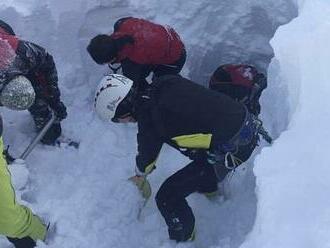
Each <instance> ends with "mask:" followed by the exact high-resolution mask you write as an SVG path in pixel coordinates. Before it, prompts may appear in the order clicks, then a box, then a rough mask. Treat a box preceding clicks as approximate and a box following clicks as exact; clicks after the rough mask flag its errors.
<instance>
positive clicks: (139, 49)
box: [111, 17, 184, 65]
mask: <svg viewBox="0 0 330 248" xmlns="http://www.w3.org/2000/svg"><path fill="white" fill-rule="evenodd" d="M125 35H129V36H131V37H133V39H134V43H133V44H129V45H125V46H124V48H123V49H122V50H121V51H119V54H118V60H117V62H121V61H122V60H124V59H126V58H128V59H130V60H131V61H133V62H135V63H138V64H151V65H157V64H172V63H174V62H175V61H177V60H178V59H179V58H180V56H181V54H182V50H183V49H184V45H183V43H182V41H181V39H180V37H179V35H178V34H177V33H176V32H175V31H174V29H173V28H171V27H168V26H162V25H159V24H155V23H152V22H149V21H147V20H143V19H138V18H133V17H132V18H128V19H126V20H124V21H123V22H122V23H120V26H119V27H118V29H117V30H116V31H115V32H114V33H113V34H112V35H111V37H112V38H114V39H118V38H120V37H122V36H125Z"/></svg>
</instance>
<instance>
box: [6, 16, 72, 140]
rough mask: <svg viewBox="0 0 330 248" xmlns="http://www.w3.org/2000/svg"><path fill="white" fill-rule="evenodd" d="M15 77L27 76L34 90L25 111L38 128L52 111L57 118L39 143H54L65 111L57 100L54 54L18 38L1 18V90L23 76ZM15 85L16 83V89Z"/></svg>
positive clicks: (11, 86)
mask: <svg viewBox="0 0 330 248" xmlns="http://www.w3.org/2000/svg"><path fill="white" fill-rule="evenodd" d="M18 76H24V77H25V78H27V79H28V80H29V81H30V82H31V84H32V86H33V89H34V91H35V100H34V102H33V104H32V105H31V106H30V107H29V108H28V111H29V112H30V113H31V115H32V117H33V120H34V122H35V125H36V129H37V131H40V130H41V129H42V128H43V127H44V126H45V124H46V123H47V122H48V120H49V119H50V118H51V114H52V112H54V113H55V115H56V117H57V121H56V123H54V124H53V125H52V126H51V127H50V129H49V130H48V131H47V132H46V134H45V136H44V137H43V138H42V139H41V142H42V143H43V144H46V145H54V144H56V141H57V139H58V138H59V136H60V135H61V132H62V128H61V124H60V121H61V120H63V119H65V118H66V116H67V112H66V107H65V105H64V103H63V102H62V101H61V99H60V95H61V94H60V90H59V88H58V84H57V81H58V77H57V71H56V66H55V63H54V60H53V57H52V56H51V55H50V54H49V53H48V52H47V51H46V50H45V49H44V48H42V47H40V46H38V45H36V44H34V43H32V42H28V41H24V40H21V39H19V38H18V37H17V36H16V35H15V33H14V31H13V29H12V28H11V27H10V26H9V25H8V24H7V23H5V22H4V21H2V20H0V91H1V90H3V89H6V86H7V88H8V87H9V82H11V85H10V89H14V88H15V85H13V83H14V82H20V81H21V80H22V77H18ZM18 87H19V85H17V88H16V89H17V90H19V88H18ZM21 100H23V99H21ZM0 101H1V99H0ZM9 101H13V98H9ZM2 102H4V100H2ZM4 103H5V102H4ZM9 108H11V106H9ZM14 109H15V108H14ZM15 110H19V109H15Z"/></svg>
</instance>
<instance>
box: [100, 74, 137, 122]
mask: <svg viewBox="0 0 330 248" xmlns="http://www.w3.org/2000/svg"><path fill="white" fill-rule="evenodd" d="M132 86H133V81H132V80H130V79H129V78H127V77H124V76H122V75H119V74H110V75H106V76H105V77H103V78H102V80H101V82H100V84H99V85H98V87H97V89H96V93H95V100H94V107H95V110H96V113H97V114H98V116H99V117H100V118H101V119H102V120H105V121H111V119H112V118H113V117H114V116H115V113H116V109H117V107H118V105H119V104H120V103H121V102H122V101H123V100H124V98H125V97H126V95H127V94H128V92H129V91H130V89H131V88H132Z"/></svg>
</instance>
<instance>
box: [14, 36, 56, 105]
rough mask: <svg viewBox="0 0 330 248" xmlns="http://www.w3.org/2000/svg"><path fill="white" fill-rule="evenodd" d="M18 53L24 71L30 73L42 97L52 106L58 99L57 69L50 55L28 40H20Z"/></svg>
mask: <svg viewBox="0 0 330 248" xmlns="http://www.w3.org/2000/svg"><path fill="white" fill-rule="evenodd" d="M18 54H19V56H20V58H21V59H22V60H23V62H24V63H23V64H24V65H25V70H26V71H25V73H24V74H27V75H32V77H34V78H35V79H36V80H37V83H38V84H40V87H41V88H42V93H43V97H44V98H45V99H46V100H47V101H48V103H49V104H50V105H51V106H52V105H54V104H57V103H58V102H59V101H60V90H59V88H58V84H57V82H58V77H57V70H56V66H55V63H54V59H53V57H52V55H50V54H49V53H48V52H47V51H46V50H45V49H44V48H42V47H40V46H38V45H36V44H34V43H31V42H28V41H21V43H20V45H19V48H18Z"/></svg>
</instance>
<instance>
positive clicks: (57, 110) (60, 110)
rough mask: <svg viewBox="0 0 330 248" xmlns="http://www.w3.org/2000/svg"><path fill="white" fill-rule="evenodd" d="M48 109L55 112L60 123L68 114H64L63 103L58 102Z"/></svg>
mask: <svg viewBox="0 0 330 248" xmlns="http://www.w3.org/2000/svg"><path fill="white" fill-rule="evenodd" d="M50 107H51V108H52V110H53V111H54V112H55V116H56V118H57V120H59V121H61V120H63V119H65V118H66V117H67V115H68V114H67V112H66V107H65V105H64V103H63V102H61V101H59V102H58V103H56V104H54V105H53V106H50Z"/></svg>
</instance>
